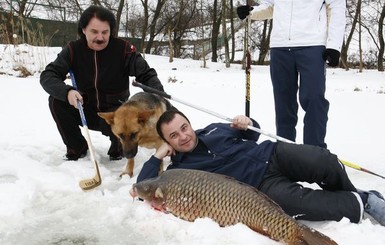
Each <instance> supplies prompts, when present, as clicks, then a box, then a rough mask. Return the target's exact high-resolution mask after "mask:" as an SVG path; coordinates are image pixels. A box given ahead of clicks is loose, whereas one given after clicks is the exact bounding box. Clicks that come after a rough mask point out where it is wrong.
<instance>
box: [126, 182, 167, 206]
mask: <svg viewBox="0 0 385 245" xmlns="http://www.w3.org/2000/svg"><path fill="white" fill-rule="evenodd" d="M130 195H131V196H132V197H133V198H136V197H138V198H140V199H143V200H144V201H147V202H149V203H150V204H151V206H152V207H154V208H155V209H157V210H163V205H164V202H165V195H164V192H163V190H162V188H161V186H159V185H158V184H157V182H156V181H153V180H151V179H150V180H145V181H142V182H139V183H136V184H133V185H132V188H131V190H130Z"/></svg>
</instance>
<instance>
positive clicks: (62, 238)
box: [0, 46, 385, 245]
mask: <svg viewBox="0 0 385 245" xmlns="http://www.w3.org/2000/svg"><path fill="white" fill-rule="evenodd" d="M58 50H60V49H44V50H40V51H39V52H37V53H36V54H35V55H31V54H32V49H29V52H30V54H29V56H28V57H30V58H21V57H20V56H17V54H16V52H15V51H14V50H11V49H10V48H9V47H8V48H5V47H4V46H0V57H1V58H0V73H2V75H0V86H1V87H2V89H1V90H0V105H1V110H0V118H1V127H0V130H1V131H0V159H1V160H0V161H1V162H0V220H1V222H0V244H2V245H11V244H12V245H13V244H18V245H19V244H31V245H35V244H87V245H88V244H278V243H276V242H273V241H272V240H270V239H268V238H266V237H264V236H262V235H259V234H257V233H255V232H253V231H251V230H250V229H248V228H247V227H246V226H244V225H241V224H238V225H235V226H232V227H226V228H220V227H218V225H217V224H215V223H214V222H212V221H211V220H208V219H200V220H197V221H196V222H193V223H189V222H186V221H182V220H180V219H178V218H175V217H173V216H172V215H171V214H163V213H160V212H157V211H154V210H152V209H151V208H150V207H149V206H147V205H146V204H144V203H142V202H139V201H133V200H132V198H131V197H130V196H129V194H128V191H129V189H130V188H131V185H132V184H133V183H134V182H135V180H136V177H137V174H138V172H139V171H140V168H141V166H142V164H143V161H145V160H147V159H148V158H149V157H150V155H151V154H152V153H153V151H151V150H147V149H140V150H139V153H138V155H137V159H136V163H137V164H136V167H135V173H134V174H135V176H134V177H133V178H132V179H130V178H129V177H127V176H125V177H123V178H122V179H119V178H118V176H119V174H120V172H121V170H122V169H123V168H124V166H125V163H126V160H121V161H118V162H110V161H109V160H108V157H107V155H106V153H107V150H108V148H109V141H108V139H107V138H105V137H104V136H102V135H101V134H100V133H98V132H91V138H92V143H93V145H94V148H95V151H96V157H97V160H98V162H99V163H100V166H99V167H100V170H101V175H102V180H103V183H102V185H101V186H100V187H98V188H96V189H94V190H91V191H88V192H84V191H82V190H81V189H80V188H79V186H78V182H79V181H80V180H82V179H85V178H90V177H92V176H93V175H94V169H93V165H92V163H91V162H90V159H89V156H87V157H86V158H85V159H82V160H79V161H77V162H66V161H63V160H62V156H63V155H64V153H65V147H64V145H63V143H62V142H61V139H60V136H59V134H58V132H57V129H56V126H55V124H54V121H53V119H52V118H51V115H50V112H49V109H48V101H47V98H48V95H47V94H46V93H45V92H44V91H43V89H42V88H41V86H40V84H39V73H35V74H34V75H33V76H32V77H28V78H18V77H16V76H15V75H16V74H17V72H14V71H13V70H12V67H13V66H15V64H16V63H18V62H19V63H20V62H24V63H29V66H31V67H32V66H33V67H35V68H31V69H32V70H34V69H36V70H39V69H40V68H39V67H41V66H42V64H41V63H44V59H46V60H48V61H49V60H53V59H54V58H55V56H56V54H57V52H58ZM27 52H28V50H27ZM42 52H43V55H41V54H42ZM39 54H40V56H39ZM31 56H32V57H31ZM146 59H147V60H148V62H149V64H150V65H151V66H152V67H154V68H156V70H157V71H158V74H159V77H160V79H161V81H163V84H164V87H165V90H166V92H168V93H169V94H171V95H172V96H174V97H176V98H178V99H183V100H184V101H186V102H189V103H192V104H194V105H198V106H201V107H204V108H207V109H209V110H212V111H215V112H217V113H220V114H223V115H225V116H229V117H232V116H235V115H237V114H243V113H244V94H245V91H244V90H245V89H244V87H245V85H244V84H245V74H244V71H243V70H241V68H240V66H239V65H232V66H231V68H228V69H226V68H225V67H224V64H216V63H210V62H209V63H208V68H201V67H200V66H201V64H202V62H199V61H192V60H178V59H176V60H175V61H174V63H171V64H170V63H168V58H167V57H159V56H151V55H146ZM268 69H269V68H268V67H264V66H253V67H252V70H251V115H252V117H253V118H255V119H256V120H258V121H259V122H260V124H261V127H262V129H264V130H266V131H268V132H271V133H275V128H274V112H273V97H272V88H271V84H270V76H269V71H268ZM327 74H328V75H327V76H328V82H327V98H328V100H329V102H330V104H331V106H330V112H329V123H328V135H327V143H328V146H329V149H330V150H331V151H332V152H335V153H337V154H338V155H339V157H340V158H341V159H344V160H347V161H350V162H353V163H356V164H359V165H360V166H362V167H365V168H367V169H369V170H372V171H373V172H376V173H379V174H381V175H385V151H384V143H383V139H384V138H385V128H384V125H385V110H384V108H385V94H384V93H385V74H384V73H380V72H377V71H364V72H363V73H358V72H357V71H356V70H350V71H344V70H341V69H328V71H327ZM173 79H174V80H176V81H175V82H169V80H173ZM135 91H139V90H138V89H137V88H132V92H135ZM173 103H174V105H175V106H177V107H178V108H179V109H181V110H182V111H184V112H185V113H186V115H187V116H188V117H189V118H190V119H191V122H192V125H193V127H194V128H200V127H203V126H205V125H206V124H208V123H211V122H216V121H221V120H220V119H218V118H215V117H213V116H211V115H208V114H206V113H203V112H200V111H197V110H195V109H192V108H189V107H187V106H185V105H182V104H179V103H177V102H173ZM302 115H303V113H302V112H301V116H302ZM301 128H302V118H301V119H300V122H299V125H298V132H299V137H298V142H299V143H300V142H301V140H300V139H301V135H302V134H301V131H302V130H301ZM262 139H263V140H265V139H269V138H267V137H262ZM348 173H349V175H350V177H351V179H352V181H353V183H354V184H355V185H356V186H357V187H359V188H361V189H376V190H379V191H380V192H381V193H383V194H385V179H381V178H378V177H376V176H373V175H369V174H367V173H363V172H360V171H356V170H353V169H348ZM325 208H327V207H325ZM304 223H306V224H307V225H309V226H311V227H314V228H315V229H317V230H319V231H320V232H322V233H324V234H326V235H328V236H330V237H331V238H333V239H334V240H335V241H336V242H338V243H339V244H378V245H380V244H381V245H382V244H385V237H384V235H383V234H384V233H385V227H383V226H380V225H378V224H372V223H371V221H370V220H368V219H366V220H363V222H362V223H361V224H352V223H350V222H349V220H347V219H343V220H341V221H340V222H304Z"/></svg>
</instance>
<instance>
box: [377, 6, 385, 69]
mask: <svg viewBox="0 0 385 245" xmlns="http://www.w3.org/2000/svg"><path fill="white" fill-rule="evenodd" d="M384 19H385V3H384V6H382V11H381V14H380V18H379V19H378V40H379V51H378V58H377V66H378V71H384V52H385V50H384V49H385V43H384V34H383V30H384V29H383V27H384Z"/></svg>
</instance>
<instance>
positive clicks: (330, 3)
mask: <svg viewBox="0 0 385 245" xmlns="http://www.w3.org/2000/svg"><path fill="white" fill-rule="evenodd" d="M325 2H326V10H327V18H328V32H327V33H328V37H327V41H326V48H331V49H335V50H338V51H341V48H342V43H343V39H344V34H345V26H346V14H345V12H346V2H345V1H344V0H327V1H325Z"/></svg>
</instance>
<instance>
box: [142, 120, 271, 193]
mask: <svg viewBox="0 0 385 245" xmlns="http://www.w3.org/2000/svg"><path fill="white" fill-rule="evenodd" d="M253 124H254V126H255V127H259V125H258V123H257V122H255V121H253ZM196 134H197V137H198V138H199V140H201V141H202V142H203V143H204V144H205V145H206V146H207V148H208V149H209V151H208V152H207V153H195V152H185V153H181V152H177V153H176V154H175V155H173V156H171V164H170V165H169V166H168V167H167V169H174V168H183V169H197V170H203V171H208V172H213V173H219V174H224V175H227V176H231V177H233V178H235V179H237V180H239V181H241V182H244V183H247V184H250V185H252V186H254V187H256V188H258V187H259V184H260V183H261V181H262V179H263V176H264V174H265V171H266V168H267V166H268V162H269V159H270V156H271V154H272V153H273V150H274V148H275V145H276V143H275V142H272V141H268V140H267V141H264V142H262V143H261V144H258V143H257V140H258V138H259V133H257V132H255V131H252V130H247V131H244V130H239V129H234V128H232V127H230V124H225V123H213V124H210V125H209V126H207V127H206V128H204V129H200V130H197V131H196ZM160 163H161V161H160V160H159V159H158V158H156V157H154V156H152V157H151V158H150V159H149V160H148V161H147V162H145V163H144V165H143V168H142V170H141V172H140V173H139V176H138V178H137V182H140V181H142V180H145V179H148V178H152V177H156V176H157V175H158V172H159V165H160Z"/></svg>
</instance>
